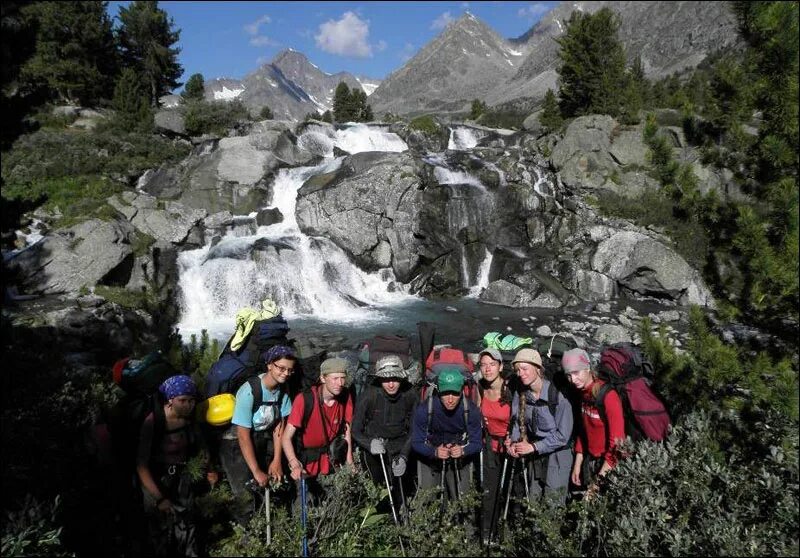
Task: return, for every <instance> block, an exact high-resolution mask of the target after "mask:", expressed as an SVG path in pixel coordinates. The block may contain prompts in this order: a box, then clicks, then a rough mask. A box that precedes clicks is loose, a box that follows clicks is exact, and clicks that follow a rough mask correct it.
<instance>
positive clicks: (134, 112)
mask: <svg viewBox="0 0 800 558" xmlns="http://www.w3.org/2000/svg"><path fill="white" fill-rule="evenodd" d="M111 105H112V107H114V111H115V113H114V119H113V122H112V125H113V126H114V127H115V128H116V129H118V130H121V131H130V132H133V131H136V132H140V133H144V134H146V133H149V132H152V131H153V113H152V111H151V109H150V103H149V102H148V99H147V95H146V93H145V92H144V91H142V88H141V85H140V84H139V77H138V76H137V75H136V72H134V71H133V70H131V69H130V68H126V69H125V70H123V72H122V76H121V77H120V78H119V81H118V82H117V86H116V87H115V88H114V99H113V100H112V103H111Z"/></svg>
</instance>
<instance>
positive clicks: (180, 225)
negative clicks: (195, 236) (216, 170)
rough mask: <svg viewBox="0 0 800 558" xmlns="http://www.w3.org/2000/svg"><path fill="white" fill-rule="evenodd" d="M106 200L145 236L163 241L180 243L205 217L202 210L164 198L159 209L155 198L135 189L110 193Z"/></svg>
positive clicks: (205, 213)
mask: <svg viewBox="0 0 800 558" xmlns="http://www.w3.org/2000/svg"><path fill="white" fill-rule="evenodd" d="M108 203H109V204H110V205H111V206H112V207H114V208H115V209H117V210H118V211H119V212H120V213H122V214H123V215H125V217H126V218H127V219H128V220H129V221H130V222H131V224H133V226H134V227H136V229H137V230H138V231H140V232H142V233H144V234H146V235H148V236H151V237H153V238H155V239H156V240H161V241H164V242H171V243H173V244H181V243H183V242H184V241H186V239H187V237H188V236H189V233H190V231H191V230H192V228H193V227H194V226H196V225H197V224H198V223H199V222H201V221H202V220H203V219H205V217H206V215H207V212H206V210H204V209H194V208H191V207H187V206H185V205H183V204H182V203H178V202H172V201H167V202H164V204H163V208H159V203H158V199H157V198H155V197H153V196H150V195H147V194H138V193H136V192H123V193H122V194H120V195H119V196H112V197H111V198H109V199H108Z"/></svg>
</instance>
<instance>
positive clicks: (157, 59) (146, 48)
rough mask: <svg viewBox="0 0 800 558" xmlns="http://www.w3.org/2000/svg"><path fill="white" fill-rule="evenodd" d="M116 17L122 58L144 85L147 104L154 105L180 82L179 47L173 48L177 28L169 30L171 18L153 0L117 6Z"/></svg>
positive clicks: (176, 37) (178, 35)
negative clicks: (118, 21)
mask: <svg viewBox="0 0 800 558" xmlns="http://www.w3.org/2000/svg"><path fill="white" fill-rule="evenodd" d="M119 20H120V28H119V30H118V32H117V36H118V40H119V45H120V49H121V51H122V60H123V62H124V64H125V66H126V67H130V68H134V69H135V71H136V73H137V74H138V75H139V76H140V79H141V80H142V81H143V82H144V83H146V84H147V95H148V98H149V102H150V105H151V106H153V107H155V106H157V104H158V98H159V97H160V96H161V95H166V94H168V93H170V92H171V91H172V90H173V89H174V88H176V87H178V86H180V85H181V83H180V82H179V81H178V78H179V77H180V76H181V74H182V73H183V68H182V67H181V65H180V64H179V63H178V53H179V52H180V49H179V48H176V47H173V45H174V44H175V43H177V42H178V38H179V37H180V30H174V29H173V27H174V22H173V21H172V18H168V17H167V14H166V12H165V11H164V10H161V9H159V8H158V2H153V1H134V2H131V4H130V5H129V6H128V7H120V9H119Z"/></svg>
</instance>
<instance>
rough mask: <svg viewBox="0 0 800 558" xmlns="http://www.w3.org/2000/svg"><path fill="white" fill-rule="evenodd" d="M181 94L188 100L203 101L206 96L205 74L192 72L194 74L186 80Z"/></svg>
mask: <svg viewBox="0 0 800 558" xmlns="http://www.w3.org/2000/svg"><path fill="white" fill-rule="evenodd" d="M181 96H182V97H183V98H184V99H186V100H187V101H188V100H194V101H202V100H203V97H204V96H205V82H204V81H203V74H192V76H191V77H190V78H189V79H188V80H186V86H185V87H184V88H183V93H182V94H181Z"/></svg>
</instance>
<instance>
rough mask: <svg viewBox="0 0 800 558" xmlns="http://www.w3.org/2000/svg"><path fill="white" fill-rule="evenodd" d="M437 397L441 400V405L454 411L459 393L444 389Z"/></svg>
mask: <svg viewBox="0 0 800 558" xmlns="http://www.w3.org/2000/svg"><path fill="white" fill-rule="evenodd" d="M439 399H441V400H442V405H444V408H445V409H447V410H448V411H454V410H455V408H456V407H458V402H459V400H460V399H461V394H460V393H458V392H457V391H446V392H444V393H442V394H441V395H439Z"/></svg>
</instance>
